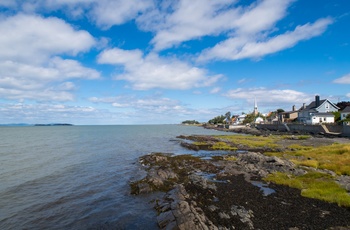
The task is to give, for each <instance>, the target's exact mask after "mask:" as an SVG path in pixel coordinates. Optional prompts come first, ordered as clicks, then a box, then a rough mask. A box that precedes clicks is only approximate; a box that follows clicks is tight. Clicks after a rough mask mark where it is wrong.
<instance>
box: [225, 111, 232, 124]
mask: <svg viewBox="0 0 350 230" xmlns="http://www.w3.org/2000/svg"><path fill="white" fill-rule="evenodd" d="M225 117H226V121H228V122H230V121H231V112H227V113H225Z"/></svg>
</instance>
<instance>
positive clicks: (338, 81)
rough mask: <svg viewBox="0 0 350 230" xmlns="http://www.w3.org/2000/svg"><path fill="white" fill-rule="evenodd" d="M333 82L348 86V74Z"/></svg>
mask: <svg viewBox="0 0 350 230" xmlns="http://www.w3.org/2000/svg"><path fill="white" fill-rule="evenodd" d="M333 82H334V83H338V84H350V73H349V74H346V75H344V76H343V77H340V78H337V79H335V80H334V81H333Z"/></svg>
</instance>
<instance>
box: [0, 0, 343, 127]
mask: <svg viewBox="0 0 350 230" xmlns="http://www.w3.org/2000/svg"><path fill="white" fill-rule="evenodd" d="M349 54H350V1H348V0H319V1H317V2H316V1H302V0H299V1H298V0H257V1H255V0H249V1H247V0H244V1H243V0H215V1H214V0H178V1H170V0H163V1H161V0H114V1H112V0H28V1H21V0H17V1H16V0H1V1H0V123H20V122H21V123H22V122H23V123H52V122H68V123H73V124H77V125H80V124H81V125H83V124H164V123H180V122H181V121H183V120H187V119H191V120H192V119H195V120H198V121H208V120H209V119H211V118H213V117H215V116H217V115H221V114H225V113H226V112H227V111H230V112H231V113H232V114H241V113H242V112H246V113H248V112H251V111H252V110H253V106H254V98H256V100H257V103H258V108H259V111H260V112H262V113H267V112H269V111H274V110H276V109H278V108H282V109H284V110H291V108H292V106H293V105H295V106H296V107H301V106H302V104H303V103H310V102H311V101H312V100H313V99H314V97H315V95H320V97H321V99H325V98H328V99H330V100H331V101H332V102H334V103H337V102H338V101H350V56H349Z"/></svg>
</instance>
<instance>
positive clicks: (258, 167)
mask: <svg viewBox="0 0 350 230" xmlns="http://www.w3.org/2000/svg"><path fill="white" fill-rule="evenodd" d="M237 164H238V165H242V167H244V171H245V172H248V173H254V174H257V175H260V176H262V177H265V176H266V175H267V174H269V173H274V172H285V173H292V174H295V175H303V174H305V173H306V172H305V171H304V170H302V169H299V168H296V167H295V164H294V163H292V162H290V161H288V160H283V159H280V158H278V157H269V156H265V155H263V154H261V153H257V152H248V153H244V154H239V155H238V160H237Z"/></svg>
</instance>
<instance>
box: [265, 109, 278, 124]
mask: <svg viewBox="0 0 350 230" xmlns="http://www.w3.org/2000/svg"><path fill="white" fill-rule="evenodd" d="M266 121H267V123H270V124H277V123H279V120H278V116H277V114H276V113H275V112H269V113H268V114H267V115H266Z"/></svg>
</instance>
